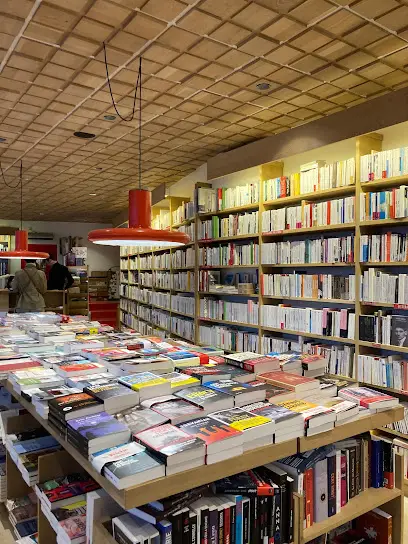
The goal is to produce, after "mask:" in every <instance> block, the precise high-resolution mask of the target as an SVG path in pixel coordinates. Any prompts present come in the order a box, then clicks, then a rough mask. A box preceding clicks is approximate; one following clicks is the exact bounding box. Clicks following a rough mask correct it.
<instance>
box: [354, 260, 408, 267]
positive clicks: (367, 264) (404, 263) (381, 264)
mask: <svg viewBox="0 0 408 544" xmlns="http://www.w3.org/2000/svg"><path fill="white" fill-rule="evenodd" d="M360 265H361V266H408V261H396V262H388V261H381V262H378V263H372V262H361V263H360Z"/></svg>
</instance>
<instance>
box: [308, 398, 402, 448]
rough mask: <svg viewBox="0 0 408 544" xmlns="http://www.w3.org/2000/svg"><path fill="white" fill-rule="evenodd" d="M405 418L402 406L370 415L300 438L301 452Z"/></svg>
mask: <svg viewBox="0 0 408 544" xmlns="http://www.w3.org/2000/svg"><path fill="white" fill-rule="evenodd" d="M403 417H404V408H403V407H402V406H396V407H395V408H391V409H390V410H386V411H385V412H379V413H377V414H372V415H368V416H365V417H362V418H360V419H358V420H355V421H352V422H351V423H345V424H344V425H339V426H338V427H334V429H332V430H331V431H327V432H326V433H321V434H317V435H315V436H303V437H301V438H299V452H300V453H303V452H305V451H309V450H313V449H315V448H320V447H322V446H327V445H329V444H333V443H334V442H337V441H339V440H344V439H345V438H347V437H351V436H354V435H357V434H361V433H365V432H367V431H371V430H372V429H378V428H379V427H383V426H384V425H386V424H387V423H393V422H394V421H399V420H400V419H402V418H403Z"/></svg>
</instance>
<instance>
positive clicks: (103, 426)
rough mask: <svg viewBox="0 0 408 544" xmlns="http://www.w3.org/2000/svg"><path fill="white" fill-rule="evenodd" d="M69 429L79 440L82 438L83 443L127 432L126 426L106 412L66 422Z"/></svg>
mask: <svg viewBox="0 0 408 544" xmlns="http://www.w3.org/2000/svg"><path fill="white" fill-rule="evenodd" d="M69 429H72V430H73V431H75V433H77V434H78V435H79V438H82V439H83V440H84V441H85V442H89V441H91V440H94V439H96V438H103V437H104V436H108V435H112V434H117V433H123V432H129V428H128V427H127V425H125V424H124V423H121V422H120V421H118V420H117V419H116V418H115V417H113V416H111V415H109V414H107V413H106V412H100V413H99V414H93V415H90V416H84V417H78V418H76V419H71V420H70V421H69V422H68V430H69ZM129 434H130V432H129Z"/></svg>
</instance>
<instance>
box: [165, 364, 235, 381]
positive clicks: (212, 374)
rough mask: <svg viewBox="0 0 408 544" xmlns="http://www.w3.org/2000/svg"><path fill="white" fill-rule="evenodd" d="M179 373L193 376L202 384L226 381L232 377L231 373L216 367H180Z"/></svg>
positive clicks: (178, 368) (177, 368)
mask: <svg viewBox="0 0 408 544" xmlns="http://www.w3.org/2000/svg"><path fill="white" fill-rule="evenodd" d="M176 370H177V371H178V372H183V373H184V374H188V375H189V376H193V377H194V378H197V380H200V382H201V383H202V384H206V383H207V382H211V381H213V380H224V379H227V378H229V377H230V373H228V372H223V371H222V370H220V369H219V368H218V367H216V366H209V365H205V366H194V367H178V366H176Z"/></svg>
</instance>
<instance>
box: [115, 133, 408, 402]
mask: <svg viewBox="0 0 408 544" xmlns="http://www.w3.org/2000/svg"><path fill="white" fill-rule="evenodd" d="M382 140H383V136H382V135H381V134H376V133H372V134H367V135H363V136H359V137H357V138H355V141H354V143H355V152H354V153H355V155H354V156H355V165H356V172H355V183H354V184H353V185H346V186H340V187H336V188H333V189H325V190H322V191H320V192H313V193H308V194H302V195H300V196H288V197H284V198H279V199H276V200H269V201H264V198H263V194H262V187H263V183H262V182H263V181H264V180H268V179H271V178H277V177H280V176H282V175H283V169H284V160H282V161H275V162H272V163H267V164H263V165H261V166H260V168H259V180H260V191H259V193H260V198H259V202H258V203H256V204H250V205H247V206H240V207H236V208H229V209H223V210H222V211H216V212H211V213H203V214H195V216H194V217H192V218H190V219H189V220H188V221H186V222H184V223H183V224H172V225H171V228H174V229H175V228H180V226H182V225H185V224H188V225H191V224H194V225H195V229H194V230H195V239H194V241H193V242H191V243H190V244H189V245H188V246H186V248H185V249H187V247H192V248H194V253H195V263H194V266H193V267H189V270H190V271H191V272H193V273H194V288H192V289H190V290H188V291H187V292H184V294H186V295H189V296H194V298H195V313H194V315H193V316H188V317H186V316H185V315H184V316H183V315H182V314H180V313H177V312H175V311H173V312H170V311H168V314H169V322H170V327H161V326H157V325H156V324H155V323H154V322H152V321H150V320H144V319H143V318H141V319H139V320H138V319H137V315H136V314H137V312H136V311H130V310H129V311H125V310H124V307H126V304H129V298H130V299H132V297H127V298H124V297H122V299H123V300H122V303H121V308H122V311H121V322H122V324H123V325H127V326H131V327H134V328H136V329H137V328H138V325H140V323H144V324H145V327H144V329H143V332H149V333H154V334H161V335H165V334H170V335H174V336H176V337H181V338H184V339H185V340H190V341H191V340H193V341H195V342H196V343H203V339H202V337H201V335H200V326H203V325H204V326H205V325H209V326H216V325H224V326H226V327H231V328H233V329H236V330H241V331H247V332H249V333H252V334H254V335H256V337H257V339H258V343H257V349H258V350H261V349H262V339H263V338H265V337H268V336H273V337H275V338H282V339H285V340H292V341H297V339H299V337H302V338H303V339H304V340H305V341H311V340H317V341H318V342H319V343H322V344H327V345H329V346H330V345H338V346H341V345H348V346H352V347H353V348H354V350H355V364H354V372H353V376H346V377H354V378H355V379H357V380H358V379H359V376H358V372H357V370H358V369H357V360H358V355H359V354H373V355H380V354H389V353H401V354H403V353H408V348H407V347H396V346H388V345H381V344H375V343H370V342H365V341H362V340H359V316H360V315H362V314H370V313H374V312H376V311H378V310H380V309H382V308H387V307H388V308H390V307H394V308H396V309H397V308H398V305H392V304H391V305H390V304H385V303H382V302H381V301H378V302H377V303H370V304H366V303H364V302H361V301H360V281H361V276H362V274H363V272H364V270H366V269H367V268H369V267H376V268H381V267H382V266H383V265H384V266H385V265H386V266H387V269H392V265H393V263H367V262H365V263H362V262H360V261H361V258H360V237H361V235H362V234H369V233H378V232H384V231H385V230H386V229H388V230H392V229H393V228H395V227H399V226H403V227H404V226H405V227H406V226H407V225H408V217H407V218H402V219H386V220H376V221H362V220H360V194H361V193H362V192H367V191H370V190H373V189H375V190H381V188H383V187H384V188H392V187H398V186H400V185H401V184H404V183H406V182H408V176H401V177H398V178H387V179H379V180H373V181H369V182H365V183H360V157H361V156H363V155H367V154H370V153H371V151H380V150H381V148H382ZM310 153H311V152H309V154H310ZM343 153H344V151H343ZM313 154H314V158H315V159H319V149H316V150H315V151H314V152H313ZM342 158H344V157H342ZM347 158H351V157H350V156H349V157H347ZM347 196H355V211H354V218H355V219H354V222H353V223H347V224H339V225H329V226H322V227H310V228H297V229H292V230H284V231H278V232H269V233H265V232H262V220H261V216H262V212H263V211H265V210H270V209H279V208H283V207H286V206H296V205H301V204H302V203H304V202H323V201H328V200H332V199H337V198H343V197H347ZM168 200H169V206H170V209H171V210H172V211H174V210H175V209H176V207H177V206H179V205H180V204H181V202H182V201H183V200H184V201H187V200H188V199H175V198H174V197H169V198H168ZM247 211H258V212H259V221H258V224H259V232H258V233H257V234H255V235H254V234H248V235H240V236H231V237H223V238H217V239H209V240H208V239H207V240H199V239H198V232H199V225H200V222H201V221H204V220H206V219H208V218H211V217H212V216H216V215H218V216H221V217H227V216H228V215H230V214H243V213H245V212H247ZM171 217H172V214H171ZM337 234H338V235H339V236H342V235H346V234H352V235H353V236H354V262H334V263H301V264H273V265H271V264H262V248H263V247H265V246H264V244H265V243H268V242H272V241H280V240H289V239H290V240H298V239H301V238H303V239H305V238H307V237H308V236H309V235H310V236H311V237H314V236H315V235H317V236H321V237H323V238H326V237H329V236H332V235H337ZM250 241H256V242H258V243H259V262H258V263H257V264H253V265H242V266H240V265H237V266H235V265H232V266H202V265H200V261H199V250H200V248H201V247H203V246H214V245H219V244H224V243H228V242H232V243H241V242H250ZM122 249H123V250H124V251H123V252H122V256H121V269H122V276H123V278H124V276H125V275H127V277H128V278H129V277H130V275H131V272H130V271H128V270H129V266H130V263H132V262H133V263H140V260H141V259H142V258H143V257H144V256H145V255H147V254H148V255H152V256H155V255H159V254H164V253H169V254H170V255H171V254H172V253H174V252H175V251H176V250H174V249H173V250H168V249H167V250H162V249H159V250H155V251H151V252H144V253H139V254H138V255H137V256H135V255H134V254H132V253H130V252H128V250H127V248H122ZM130 249H131V248H130ZM179 251H180V250H179ZM395 266H396V267H398V268H400V267H403V270H404V271H405V270H408V262H402V263H401V262H398V263H395ZM136 269H137V271H138V275H139V276H140V273H141V272H143V270H142V268H141V267H140V265H139V264H137V266H136ZM204 269H207V270H217V271H218V270H221V271H224V272H225V271H226V270H228V271H231V270H233V271H238V270H241V269H247V270H251V271H255V272H257V273H258V277H259V285H260V284H261V277H262V275H263V274H268V273H269V274H271V273H274V272H275V273H282V274H283V273H290V272H294V271H296V272H298V273H304V274H321V273H333V274H337V273H338V274H339V275H341V274H343V275H344V274H354V275H355V296H354V300H343V299H341V300H339V299H330V298H329V299H321V298H320V299H319V298H298V297H296V298H295V297H289V298H288V297H276V296H266V295H263V294H262V290H261V289H260V290H259V293H255V294H252V295H241V294H223V293H213V292H211V293H209V292H200V291H199V289H198V286H199V283H198V280H199V274H200V270H204ZM149 270H152V274H153V276H154V275H155V274H156V273H157V272H158V270H157V269H155V268H154V266H153V267H152V268H149ZM167 272H168V273H169V274H170V275H172V274H174V273H175V272H177V270H176V269H175V268H172V267H171V266H170V267H169V268H167ZM124 279H125V283H126V284H128V285H131V282H129V279H127V280H126V278H124ZM148 289H150V288H148ZM151 291H152V292H154V291H162V292H168V293H169V294H170V297H172V296H176V295H177V294H178V293H179V291H177V290H175V289H170V288H169V289H160V288H159V287H152V288H151ZM205 297H211V298H217V299H223V300H229V301H234V300H235V301H245V300H253V301H254V302H257V303H258V304H259V316H258V323H257V324H248V323H246V322H243V321H225V320H224V321H223V320H217V319H211V318H207V317H203V316H201V315H200V301H201V300H202V299H203V298H205ZM125 301H128V302H125ZM130 302H132V303H133V304H134V305H135V307H136V306H140V305H144V306H147V307H150V308H157V305H156V306H155V305H154V304H151V303H148V302H143V301H136V300H131V301H130ZM282 303H285V304H288V305H296V306H297V307H313V308H316V309H321V308H323V307H329V308H339V309H341V308H350V309H351V310H354V311H355V334H354V337H353V338H343V337H341V338H340V337H333V336H323V335H317V334H314V333H305V332H298V331H296V330H287V329H282V328H279V327H270V326H267V325H266V324H262V311H263V309H264V308H265V307H267V306H270V305H278V304H282ZM127 307H128V308H129V306H127ZM170 308H171V299H170ZM136 309H137V308H136ZM398 310H399V311H400V312H401V311H403V310H402V309H401V308H398ZM176 316H178V317H180V318H182V319H192V320H193V321H194V325H195V328H194V336H193V337H187V336H184V335H183V334H177V333H176V332H174V330H172V328H173V329H174V327H172V325H171V322H172V318H173V317H176ZM148 327H150V328H148ZM221 347H224V348H225V347H226V346H225V345H224V346H221ZM360 381H361V380H360ZM370 385H371V384H370ZM375 387H377V386H375ZM383 389H386V388H383ZM392 392H393V393H396V392H397V393H400V395H401V397H402V398H404V397H405V395H407V396H408V392H403V391H395V390H392Z"/></svg>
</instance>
